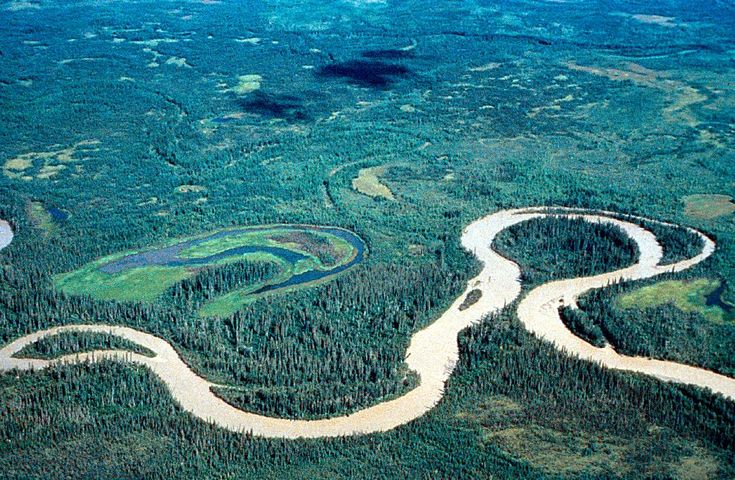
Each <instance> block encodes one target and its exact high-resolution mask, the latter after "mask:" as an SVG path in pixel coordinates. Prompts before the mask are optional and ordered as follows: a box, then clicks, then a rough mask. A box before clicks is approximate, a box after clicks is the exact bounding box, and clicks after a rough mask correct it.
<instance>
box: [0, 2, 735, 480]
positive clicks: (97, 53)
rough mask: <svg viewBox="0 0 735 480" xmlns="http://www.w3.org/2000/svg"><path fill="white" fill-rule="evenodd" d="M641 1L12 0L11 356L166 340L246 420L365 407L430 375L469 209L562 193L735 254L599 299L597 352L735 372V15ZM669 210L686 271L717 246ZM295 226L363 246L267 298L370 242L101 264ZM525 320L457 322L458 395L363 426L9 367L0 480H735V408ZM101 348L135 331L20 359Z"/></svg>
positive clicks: (1, 327) (591, 237)
mask: <svg viewBox="0 0 735 480" xmlns="http://www.w3.org/2000/svg"><path fill="white" fill-rule="evenodd" d="M645 7H646V5H643V4H641V3H640V2H638V3H634V2H628V1H622V2H620V1H618V2H608V1H605V2H603V3H602V4H599V3H598V4H594V5H593V4H585V3H577V4H574V5H573V6H570V4H566V3H563V2H543V3H534V4H533V5H531V4H529V3H528V2H512V3H508V2H505V3H503V5H502V8H500V7H498V6H493V5H480V6H478V5H475V4H469V3H462V2H444V1H437V2H435V3H434V4H432V8H427V7H426V6H425V5H424V4H420V3H419V2H416V1H406V2H372V1H365V2H362V1H350V2H341V3H339V4H332V3H329V2H326V3H325V2H314V1H307V2H299V3H298V4H293V3H291V4H285V3H284V2H228V1H223V2H210V1H205V2H188V3H183V2H172V1H165V2H149V1H139V2H138V1H136V2H125V1H120V2H61V1H59V0H42V1H33V2H21V1H14V2H10V3H8V2H6V3H5V4H3V5H0V32H1V34H0V52H2V58H3V61H2V62H0V92H2V93H1V94H0V105H1V106H2V108H0V140H2V145H3V148H2V151H1V152H0V166H1V168H2V172H1V174H0V218H2V219H6V220H8V221H9V222H10V223H11V224H12V227H13V229H14V231H15V233H16V236H15V238H14V240H13V243H12V244H11V245H10V246H9V247H8V248H6V249H4V250H2V252H0V343H2V344H5V343H7V342H9V341H11V340H13V339H15V338H18V337H20V336H22V335H25V334H28V333H30V332H34V331H36V330H39V329H44V328H48V327H52V326H57V325H66V324H78V323H104V324H111V325H125V326H130V327H133V328H136V329H140V330H143V331H146V332H149V333H152V334H154V335H157V336H159V337H162V338H164V339H165V340H166V341H168V342H170V343H171V344H172V345H173V346H174V348H175V349H176V350H177V351H178V352H179V353H180V355H181V356H182V358H183V359H184V360H185V361H186V362H187V363H188V364H189V365H191V367H192V368H193V369H194V370H196V371H197V372H198V373H199V374H201V375H203V376H205V377H207V378H208V379H210V380H212V381H213V382H217V383H220V384H222V385H225V387H223V388H220V389H218V390H217V394H218V395H221V396H222V397H223V398H225V399H226V400H227V401H229V402H231V403H233V404H235V405H237V406H239V407H241V408H244V409H247V410H250V411H254V412H258V413H263V414H267V415H273V416H281V417H287V418H323V417H326V416H332V415H337V414H344V413H349V412H352V411H354V410H356V409H359V408H361V407H364V406H368V405H375V404H377V403H379V402H381V401H384V400H385V399H388V398H392V397H393V396H395V395H399V394H401V393H403V392H406V391H408V390H409V389H411V388H412V387H413V386H414V385H415V384H416V380H417V379H416V378H415V374H413V373H412V372H410V371H408V369H407V367H406V364H405V363H404V355H405V351H406V348H407V346H408V339H409V338H410V336H411V334H412V333H414V332H416V331H417V330H418V329H420V328H422V327H423V326H424V325H427V324H428V323H430V322H431V321H432V319H434V318H436V317H437V316H438V315H439V313H440V312H441V311H443V309H445V308H446V307H447V306H448V305H449V304H450V302H452V301H453V300H454V299H456V298H457V297H458V296H459V295H460V294H461V293H462V292H463V291H464V289H465V287H466V281H467V280H468V279H469V278H472V276H473V275H475V274H476V272H477V271H478V265H477V264H476V262H475V260H474V257H473V256H472V255H471V253H470V252H465V251H463V250H462V249H461V247H460V244H459V238H460V235H461V232H462V229H463V228H464V227H465V226H466V225H467V224H468V223H469V222H471V221H472V220H474V219H476V218H477V217H479V216H481V215H485V214H487V213H490V212H493V211H497V210H499V209H502V208H511V207H524V206H529V205H558V206H566V207H578V208H591V209H602V210H614V211H616V212H620V213H622V214H637V215H642V216H645V217H649V218H654V219H660V220H665V221H669V222H672V223H674V224H680V225H685V226H692V227H695V228H697V229H700V230H703V231H705V232H706V233H707V234H708V235H710V236H712V237H713V238H715V239H716V241H717V250H716V252H715V254H714V255H713V256H712V257H711V258H709V259H708V260H707V261H705V262H703V263H702V264H700V265H698V266H697V267H696V268H693V269H690V270H687V271H686V272H682V273H677V274H671V275H667V276H665V277H663V278H655V279H649V280H645V281H640V282H633V283H628V284H623V285H611V286H609V287H606V288H603V289H600V290H595V291H592V292H589V293H588V294H587V295H585V296H583V297H582V298H580V301H579V307H580V308H579V309H578V310H574V311H570V312H566V311H565V312H564V315H565V319H566V320H567V324H568V325H569V326H570V327H571V328H572V329H573V330H574V331H575V332H576V333H577V334H578V335H580V336H582V337H584V338H587V339H589V340H590V341H592V342H596V343H599V344H604V343H609V344H611V345H612V346H613V347H614V348H616V349H618V350H621V351H623V352H626V353H630V354H639V355H648V356H652V357H660V358H668V359H673V360H677V361H682V362H685V363H691V364H695V365H700V366H703V367H706V368H711V369H713V370H717V371H720V372H722V373H725V374H728V375H734V374H735V372H734V371H735V366H733V363H732V354H731V352H732V351H733V348H735V335H733V313H732V307H731V305H733V304H735V221H734V220H735V213H733V208H732V206H731V205H732V203H731V200H730V199H731V198H732V197H733V196H735V192H734V191H733V185H734V183H733V182H735V178H733V168H732V165H733V162H735V158H734V157H733V152H735V132H733V129H732V125H733V113H732V112H734V111H735V92H733V91H732V88H731V87H730V86H731V85H733V84H735V78H733V76H734V72H733V70H732V68H731V64H732V51H733V48H732V45H733V42H735V38H733V32H735V29H733V28H732V24H733V12H732V9H731V8H730V6H728V5H726V4H724V3H712V2H684V1H680V0H673V1H670V2H665V3H663V4H657V5H655V8H653V7H654V6H653V5H651V8H650V9H647V8H645ZM600 12H610V13H609V14H608V13H600ZM242 19H247V21H244V20H242ZM376 166H377V167H380V166H389V167H388V168H386V169H385V170H380V171H375V170H373V171H372V173H373V174H374V178H375V180H378V181H379V183H375V180H373V179H371V177H369V176H368V179H369V182H368V185H370V186H371V187H372V188H373V190H371V191H373V192H377V191H380V192H382V193H383V194H386V192H385V190H383V189H382V188H380V187H377V185H381V186H383V187H386V188H388V189H389V190H388V191H389V192H390V194H391V196H392V197H393V201H391V200H387V199H386V198H384V197H385V195H383V196H382V197H381V196H379V195H378V196H374V195H373V196H371V195H368V194H365V192H364V191H361V190H360V189H359V188H358V187H357V186H355V187H354V188H353V186H354V184H353V180H354V179H358V178H360V177H361V170H363V169H366V168H368V169H369V168H372V167H376ZM362 178H363V179H364V178H365V172H364V171H363V172H362ZM359 185H360V183H359V182H358V186H359ZM376 188H377V189H378V190H375V189H376ZM643 223H644V226H645V227H646V228H649V229H651V230H652V231H654V233H656V235H657V236H658V237H659V239H660V240H661V241H662V244H663V247H664V258H665V261H666V262H672V261H675V260H677V259H682V258H686V257H688V256H691V255H692V254H696V252H697V251H698V249H699V248H701V243H699V242H698V240H697V239H696V237H694V236H693V235H692V234H691V232H689V231H687V230H686V229H683V228H676V227H668V226H662V225H660V224H656V223H650V222H643ZM268 225H322V226H332V227H340V228H342V229H346V230H348V231H350V232H354V234H355V235H356V236H357V237H359V238H360V239H362V240H363V241H364V243H365V245H366V247H367V251H368V254H367V255H366V256H365V257H364V258H363V260H362V261H361V262H359V263H357V264H354V265H352V266H351V267H350V268H349V269H347V270H344V271H342V272H340V273H339V274H337V275H333V276H329V277H327V278H324V279H323V281H319V282H306V283H304V284H303V285H300V286H299V287H298V288H283V289H281V290H279V291H278V292H277V294H276V293H275V292H274V294H269V295H252V293H253V289H257V288H259V287H258V286H262V285H267V284H277V283H280V282H281V281H282V280H283V279H285V278H286V277H287V276H290V277H291V278H292V277H293V276H296V275H298V274H300V273H304V272H307V271H327V270H329V269H331V268H333V267H335V265H337V266H339V265H345V262H349V260H348V259H350V258H352V252H351V249H349V248H348V247H347V246H346V245H345V244H343V243H340V241H339V240H338V239H335V238H331V237H323V238H322V240H325V241H326V242H324V241H321V240H319V241H317V240H315V242H316V244H315V245H314V247H315V249H313V250H304V249H303V248H300V247H297V246H296V244H298V243H299V241H295V240H297V238H294V237H293V235H295V234H299V233H303V231H299V232H296V231H293V230H290V231H281V232H275V233H274V234H275V235H276V236H277V237H278V238H275V239H274V238H273V237H270V239H269V240H268V241H265V240H264V239H263V238H262V237H261V238H259V239H257V241H256V240H253V243H256V244H257V245H260V246H271V247H275V246H276V245H275V244H274V243H277V244H278V245H280V246H283V248H285V249H287V250H289V251H292V252H297V253H300V254H302V255H304V256H305V257H306V258H305V259H302V260H300V261H284V260H283V257H278V256H273V255H269V254H265V253H263V252H262V251H261V252H259V253H248V254H247V255H240V256H237V257H228V258H221V259H219V260H217V261H213V262H209V263H206V264H201V265H196V267H195V268H189V267H191V266H188V267H180V266H179V267H171V266H162V265H147V266H136V267H134V268H128V269H127V270H120V271H117V272H112V273H105V272H102V271H101V270H100V267H102V266H104V265H111V264H112V263H113V262H114V261H116V260H119V259H121V258H125V257H129V256H130V255H131V254H136V253H144V252H150V251H153V250H156V249H160V248H163V247H167V246H172V245H176V244H180V243H181V242H182V241H186V240H190V239H193V238H201V237H202V236H205V235H207V234H211V233H214V232H222V231H232V230H236V229H241V228H244V227H252V226H268ZM255 236H256V237H257V235H255ZM229 240H236V245H235V244H233V245H229V244H228V245H225V244H224V243H221V242H224V238H222V239H219V240H217V241H216V242H213V243H211V244H210V245H205V244H203V245H199V246H198V247H197V248H198V249H199V251H197V250H192V249H190V250H188V251H183V250H182V252H180V253H183V254H185V255H187V256H188V258H190V259H194V258H203V257H207V256H209V255H216V254H217V253H221V252H224V251H227V250H228V249H229V248H236V247H242V246H247V245H252V244H253V243H248V242H245V237H244V236H241V237H239V238H230V239H229ZM312 240H313V239H312ZM271 241H272V242H274V243H269V242H271ZM284 245H285V246H284ZM496 245H497V248H499V249H501V250H502V251H503V252H504V254H506V255H508V256H510V257H512V258H515V259H517V260H518V262H519V263H520V264H521V266H522V267H523V272H524V273H523V275H524V282H525V283H524V289H528V288H531V286H532V285H534V284H538V283H539V282H544V281H546V280H548V279H554V278H567V277H570V276H579V275H590V274H594V273H596V272H601V271H606V270H609V269H612V268H618V267H620V266H625V265H628V264H630V263H631V262H634V261H635V258H636V256H637V255H638V252H637V250H636V249H635V248H634V245H632V244H631V243H630V242H629V241H628V240H627V238H626V237H625V236H624V235H622V234H621V232H620V231H617V230H616V229H614V228H610V227H608V226H604V225H598V226H595V225H590V224H586V223H583V222H576V221H573V220H563V219H546V220H539V221H529V222H525V223H523V224H519V225H517V226H516V227H514V228H513V229H509V230H508V231H506V232H504V233H503V235H502V236H501V237H500V238H498V240H497V243H496ZM210 248H211V249H210ZM234 260H236V261H234ZM300 262H301V263H300ZM664 282H668V283H664ZM466 301H467V302H468V304H469V303H470V302H475V301H477V299H475V298H473V297H471V296H470V297H468V298H467V299H466ZM514 307H515V305H514V304H512V305H508V306H507V308H506V309H504V310H503V311H502V312H500V313H499V314H497V315H495V316H493V317H491V318H487V319H486V320H485V321H484V322H482V323H480V324H478V325H476V326H473V327H472V328H469V329H467V330H465V331H464V332H462V333H461V334H460V361H459V363H458V366H457V370H456V372H455V374H453V375H452V377H451V378H450V380H449V381H448V383H447V386H446V396H445V397H444V398H443V400H442V401H441V402H440V404H439V405H437V407H436V408H435V409H433V410H432V411H431V412H430V413H429V414H427V415H426V416H424V417H422V418H420V419H418V420H416V421H414V422H411V423H410V424H407V425H405V426H402V427H400V428H397V429H395V430H393V431H390V432H386V433H382V434H374V435H369V436H364V437H353V438H348V439H343V438H337V439H316V440H298V441H285V440H274V439H262V438H255V437H253V436H251V435H249V434H248V433H247V432H244V433H242V434H235V433H230V432H227V431H224V430H222V429H219V428H216V427H214V426H212V425H209V424H207V423H205V422H202V421H199V420H197V419H195V418H193V417H191V416H190V415H188V414H186V413H184V412H182V410H181V409H180V408H179V407H178V406H177V405H176V404H175V403H174V402H173V401H172V399H171V397H170V395H169V394H168V393H167V391H166V389H165V387H164V386H163V384H162V383H161V382H160V381H159V380H158V379H157V378H156V377H154V376H153V375H152V374H151V373H150V372H148V371H147V370H145V369H143V368H141V367H137V366H135V365H131V364H123V363H120V362H113V361H104V362H100V363H94V364H82V365H59V366H56V367H54V368H52V369H50V370H46V371H40V372H28V373H22V374H19V375H15V374H7V375H1V376H0V471H1V472H3V473H2V476H4V477H6V478H17V479H21V478H22V479H27V478H44V479H46V478H168V479H170V478H223V477H224V478H229V477H232V478H315V477H322V478H323V477H333V478H531V479H533V478H538V479H541V478H560V477H561V478H585V479H586V478H605V479H609V478H732V477H735V455H733V451H735V405H734V404H733V402H731V401H727V400H725V399H724V398H722V397H719V396H715V395H713V394H711V393H710V392H707V391H703V390H701V389H697V388H695V387H685V386H680V385H672V384H666V383H662V382H659V381H657V380H655V379H652V378H648V377H644V376H640V375H635V374H631V373H625V372H617V371H609V370H605V369H603V368H600V367H599V366H597V365H594V364H590V363H587V362H583V361H580V360H578V359H576V358H573V357H571V356H569V355H566V354H564V353H560V352H558V351H556V350H555V349H554V348H553V347H552V346H551V345H548V344H547V343H545V342H544V341H542V340H539V339H537V338H535V337H534V336H532V335H531V334H529V333H528V332H527V331H525V330H524V328H523V326H522V325H521V324H520V323H519V322H518V320H517V319H516V318H515V310H514ZM98 348H102V349H106V348H120V349H130V350H134V349H135V348H137V347H135V346H132V345H127V344H122V343H118V341H116V340H113V339H111V338H109V337H107V336H105V335H102V336H100V335H91V334H74V335H63V336H61V335H59V336H55V337H49V338H48V339H45V340H43V343H38V344H36V345H35V346H34V347H33V349H29V350H27V351H25V352H23V355H29V356H30V355H32V356H38V357H47V356H54V357H56V356H59V355H66V354H73V353H74V352H77V351H79V352H81V351H85V350H89V349H98Z"/></svg>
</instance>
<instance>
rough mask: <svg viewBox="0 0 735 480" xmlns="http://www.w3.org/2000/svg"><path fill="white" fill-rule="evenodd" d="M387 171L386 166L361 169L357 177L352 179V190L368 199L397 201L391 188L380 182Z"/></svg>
mask: <svg viewBox="0 0 735 480" xmlns="http://www.w3.org/2000/svg"><path fill="white" fill-rule="evenodd" d="M387 169H388V167H386V166H385V165H381V166H379V167H370V168H362V169H360V171H359V173H358V174H357V177H355V178H353V179H352V188H353V189H355V191H357V192H360V193H362V194H363V195H367V196H368V197H373V198H377V197H380V198H385V199H386V200H395V197H394V196H393V192H391V191H390V188H388V187H387V186H386V185H384V184H383V183H381V181H380V176H381V175H384V174H385V172H386V170H387Z"/></svg>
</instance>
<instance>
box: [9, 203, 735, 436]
mask: <svg viewBox="0 0 735 480" xmlns="http://www.w3.org/2000/svg"><path fill="white" fill-rule="evenodd" d="M549 215H557V216H560V215H561V216H565V217H570V218H582V219H584V220H586V221H589V222H601V223H606V224H611V225H614V226H617V227H619V228H621V229H622V230H623V231H624V232H625V233H626V234H627V235H628V236H630V237H631V238H632V239H633V240H634V241H635V242H636V243H637V245H638V248H639V251H640V258H639V259H638V261H637V262H636V263H635V264H634V265H632V266H629V267H627V268H623V269H620V270H616V271H614V272H609V273H603V274H600V275H595V276H590V277H583V278H574V279H569V280H560V281H551V282H548V283H545V284H543V285H540V286H538V287H536V288H534V289H533V290H531V291H530V292H528V293H527V294H526V295H525V297H523V299H521V301H520V302H519V303H518V307H517V314H518V318H519V320H520V321H521V323H522V324H523V325H524V326H525V327H526V328H527V329H528V330H529V331H531V332H532V333H533V334H535V335H537V336H538V337H540V338H542V339H544V340H546V341H548V342H551V343H553V344H554V345H555V346H556V348H558V349H560V350H564V351H566V352H567V353H569V354H571V355H575V356H577V357H579V358H581V359H584V360H589V361H592V362H597V363H599V364H601V365H603V366H605V367H608V368H613V369H618V370H628V371H634V372H639V373H643V374H646V375H651V376H653V377H656V378H658V379H661V380H663V381H667V382H677V383H685V384H691V385H697V386H700V387H704V388H708V389H710V390H711V391H713V392H715V393H719V394H722V395H723V396H725V397H727V398H729V399H732V400H735V379H733V378H730V377H727V376H724V375H720V374H717V373H714V372H712V371H709V370H705V369H702V368H697V367H693V366H688V365H683V364H679V363H676V362H671V361H663V360H654V359H649V358H643V357H631V356H626V355H621V354H619V353H617V352H616V351H615V350H614V349H612V348H611V347H610V346H606V347H605V348H598V347H595V346H593V345H591V344H589V343H587V342H586V341H585V340H583V339H581V338H579V337H577V336H576V335H574V334H573V333H572V332H571V331H569V330H568V329H567V327H566V326H565V325H564V323H563V322H562V320H561V318H560V315H559V306H560V305H562V304H564V305H572V306H573V305H575V302H576V299H577V298H578V297H579V296H580V295H581V294H583V293H584V292H586V291H588V290H590V289H594V288H601V287H604V286H606V285H609V284H611V283H613V282H625V281H631V280H636V279H643V278H649V277H654V276H656V275H660V274H662V273H665V272H678V271H682V270H685V269H687V268H689V267H691V266H693V265H696V264H697V263H699V262H701V261H702V260H704V259H705V258H707V257H709V256H710V255H711V254H712V253H713V252H714V250H715V244H714V242H713V241H712V240H711V239H710V238H708V237H707V236H705V235H704V234H702V233H700V232H697V231H695V230H692V232H694V233H696V234H697V235H699V236H700V237H701V238H702V240H703V243H704V247H703V249H702V251H701V252H700V253H699V254H698V255H696V256H694V257H692V258H689V259H686V260H683V261H679V262H676V263H673V264H669V265H660V261H661V258H662V248H661V246H660V245H659V243H658V241H657V240H656V237H655V235H654V234H653V233H651V232H650V231H648V230H646V229H644V228H643V227H641V226H639V225H637V224H635V223H633V222H630V221H626V220H624V219H622V218H627V219H628V220H633V219H634V217H625V216H620V215H617V214H614V213H612V212H599V211H595V212H581V211H580V210H578V209H574V210H572V209H560V208H554V210H553V213H551V211H549V210H548V209H547V207H533V208H524V209H514V210H503V211H499V212H496V213H493V214H490V215H488V216H485V217H483V218H480V219H478V220H476V221H474V222H472V223H471V224H470V225H469V226H467V227H466V228H465V229H464V231H463V233H462V239H461V240H462V245H463V246H464V248H466V249H467V250H468V251H470V252H472V253H473V254H474V255H475V256H476V257H477V258H478V259H479V260H480V262H482V264H483V267H482V271H481V272H480V274H479V275H477V276H476V277H475V278H473V279H471V280H470V281H469V282H468V285H467V289H466V291H465V292H464V293H463V294H462V295H460V296H459V297H458V298H457V299H456V300H455V301H454V302H453V303H452V305H451V306H450V307H449V308H448V309H447V310H446V311H445V312H444V313H443V314H442V315H441V316H440V317H439V318H437V319H436V320H435V321H434V322H433V323H431V324H430V325H429V326H427V327H425V328H424V329H423V330H420V331H418V332H416V333H415V334H414V335H413V337H412V338H411V342H410V346H409V347H408V350H407V352H406V363H407V364H408V367H409V368H410V369H411V370H414V371H415V372H416V373H418V374H419V376H420V383H419V385H418V386H417V387H416V388H414V389H413V390H411V391H409V392H407V393H406V394H404V395H403V396H401V397H398V398H395V399H393V400H389V401H385V402H382V403H379V404H377V405H374V406H371V407H368V408H364V409H362V410H359V411H357V412H355V413H352V414H349V415H344V416H339V417H333V418H327V419H320V420H291V419H283V418H273V417H267V416H264V415H258V414H255V413H249V412H246V411H243V410H240V409H238V408H235V407H233V406H232V405H230V404H228V403H227V402H225V401H224V400H222V399H220V398H218V397H217V396H216V395H215V394H214V393H212V390H211V387H213V386H217V385H216V384H215V383H212V382H210V381H209V380H207V379H205V378H203V377H201V376H199V375H198V374H197V373H196V372H194V371H193V370H191V368H189V366H188V365H186V364H185V363H184V361H183V360H182V359H181V357H180V356H179V354H178V353H177V352H176V350H175V349H174V348H173V347H172V346H171V345H170V344H169V343H168V342H166V341H165V340H163V339H161V338H159V337H156V336H154V335H151V334H148V333H145V332H142V331H139V330H134V329H132V328H127V327H120V326H110V325H67V326H62V327H55V328H50V329H48V330H43V331H38V332H35V333H31V334H29V335H26V336H24V337H21V338H18V339H17V340H15V341H13V342H11V343H9V344H8V345H5V346H4V347H3V348H2V349H0V372H2V371H10V370H31V369H43V368H47V367H49V366H51V365H54V364H57V363H72V362H84V361H99V360H102V359H117V360H120V361H124V362H131V363H135V364H139V365H143V366H145V367H147V368H149V369H150V370H151V371H152V372H153V373H154V374H155V375H157V376H158V377H159V378H160V379H161V381H163V382H164V383H165V385H166V386H167V388H168V390H169V391H170V392H171V395H172V397H173V399H174V400H175V401H176V402H177V403H178V404H179V405H180V406H181V408H182V409H183V410H185V411H187V412H189V413H191V414H192V415H194V416H196V417H199V418H201V419H202V420H205V421H208V422H212V423H214V424H216V425H219V426H220V427H222V428H225V429H228V430H232V431H235V432H251V433H252V434H253V435H255V436H261V437H277V438H299V437H308V438H317V437H336V436H347V435H360V434H367V433H373V432H382V431H386V430H390V429H393V428H396V427H398V426H400V425H403V424H405V423H408V422H410V421H411V420H414V419H416V418H419V417H421V416H422V415H424V414H425V413H427V412H428V411H429V410H431V409H432V408H433V407H434V406H435V405H436V404H437V403H438V402H439V401H440V400H441V399H442V397H443V395H444V385H445V382H446V380H447V379H448V378H449V376H450V375H451V373H452V371H453V370H454V366H455V364H456V362H457V360H458V357H459V348H458V343H457V335H458V334H459V332H460V331H461V330H463V329H465V328H467V327H468V326H470V325H472V324H475V323H477V322H480V321H481V320H482V319H483V318H485V317H486V316H487V315H489V314H492V313H495V312H498V311H500V310H501V309H503V308H504V307H505V306H506V305H508V304H510V303H512V302H513V301H515V300H516V299H517V298H518V297H519V295H520V294H521V280H520V278H521V271H520V268H519V267H518V265H517V264H516V263H514V262H513V261H511V260H509V259H507V258H504V257H502V256H501V255H500V254H498V253H497V252H495V251H494V250H493V249H492V248H491V245H492V242H493V239H494V238H495V236H496V235H498V234H499V233H500V232H501V231H503V230H504V229H506V228H508V227H510V226H511V225H514V224H517V223H520V222H523V221H526V220H530V219H532V218H536V217H544V216H549ZM659 223H661V222H659ZM11 240H12V231H11V230H10V227H9V226H8V224H7V223H4V222H3V223H0V246H5V245H7V244H9V243H10V241H11ZM477 289H479V290H480V291H481V293H482V295H481V296H480V298H479V299H478V300H477V301H476V302H475V303H474V304H472V305H470V306H467V305H463V308H462V309H460V305H462V303H463V301H464V299H465V297H466V295H468V294H469V292H470V291H472V290H477ZM68 331H77V332H100V333H108V334H111V335H115V336H118V337H122V338H125V339H127V340H130V341H132V342H135V343H138V344H140V345H141V346H143V347H146V348H148V349H149V350H151V351H152V352H154V353H155V356H153V357H146V356H143V355H139V354H136V353H130V352H123V351H94V352H87V353H78V354H72V355H66V356H63V357H60V358H57V359H54V360H40V359H20V358H15V357H14V356H13V355H14V354H16V353H17V352H19V351H21V350H22V349H23V348H24V347H26V346H28V345H30V344H32V343H34V342H37V341H38V340H40V339H42V338H44V337H47V336H50V335H55V334H58V333H61V332H68Z"/></svg>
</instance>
